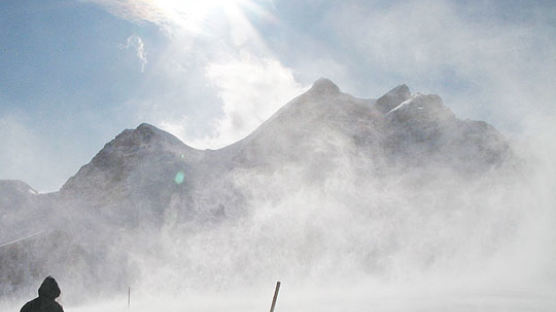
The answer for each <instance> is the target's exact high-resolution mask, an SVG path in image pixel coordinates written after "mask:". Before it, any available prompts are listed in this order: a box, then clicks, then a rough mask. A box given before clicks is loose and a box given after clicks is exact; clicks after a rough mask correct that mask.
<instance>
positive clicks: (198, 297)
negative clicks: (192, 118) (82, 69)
mask: <svg viewBox="0 0 556 312" xmlns="http://www.w3.org/2000/svg"><path fill="white" fill-rule="evenodd" d="M535 125H536V126H537V130H542V131H541V132H542V133H544V135H546V136H550V137H553V134H554V133H550V130H549V129H552V128H551V126H550V123H548V122H545V123H541V122H540V120H539V122H537V123H535ZM537 138H538V137H537ZM544 142H545V141H544V140H542V139H538V140H528V141H527V142H522V141H519V140H512V139H510V138H508V137H506V136H504V135H503V134H501V133H500V132H499V131H497V130H496V129H495V128H494V127H492V126H491V125H489V124H488V123H486V122H484V121H473V120H462V119H459V118H458V117H457V116H456V115H455V114H454V113H453V112H452V111H451V110H450V109H449V108H448V106H446V105H445V104H444V103H443V100H442V99H441V97H440V96H438V95H431V94H421V93H419V92H414V91H412V90H410V89H409V87H408V86H406V85H400V86H397V87H395V88H393V89H392V90H391V91H389V92H388V93H386V94H384V95H382V96H379V97H377V98H376V99H363V98H357V97H354V96H352V95H350V94H347V93H344V92H342V91H341V89H340V87H338V86H337V85H335V84H334V83H333V82H332V81H330V80H328V79H324V78H323V79H319V80H317V81H316V82H314V84H313V85H312V87H311V88H310V89H309V90H307V91H306V92H304V93H302V94H300V95H298V96H297V97H295V98H294V99H293V100H291V101H290V102H288V103H287V104H285V105H284V106H282V107H281V108H280V109H279V110H278V111H277V112H276V113H274V114H273V115H272V116H271V117H270V118H269V119H267V120H266V121H265V122H263V123H262V124H261V125H260V126H258V127H257V128H256V129H255V130H254V131H253V132H251V133H250V134H249V135H247V136H246V137H245V138H243V139H241V140H239V141H237V142H235V143H233V144H231V145H228V146H225V147H223V148H220V149H215V150H211V149H207V150H198V149H195V148H192V147H189V146H188V145H186V144H184V143H183V142H182V141H180V140H179V139H177V138H176V137H175V136H173V135H171V134H170V133H167V132H165V131H163V130H161V129H158V128H157V127H155V126H153V125H150V124H147V123H143V124H140V125H139V126H138V127H137V128H135V129H126V130H124V131H122V132H121V133H119V134H118V135H117V136H116V137H115V138H114V139H113V140H112V141H110V142H108V143H107V144H106V145H105V146H104V147H103V148H102V149H101V150H100V151H99V152H98V153H97V154H96V155H95V156H94V158H93V159H92V160H91V161H90V162H89V163H87V164H85V165H84V166H83V167H81V169H79V171H78V172H77V173H75V174H74V175H73V176H72V177H70V178H69V179H68V180H67V181H66V183H65V184H64V185H63V187H62V188H61V189H60V190H59V191H57V192H53V193H47V194H39V193H38V192H36V191H35V190H34V189H33V188H32V187H30V186H29V185H27V184H26V183H25V182H27V183H30V184H31V185H32V181H25V182H22V181H15V180H2V181H0V195H1V197H0V212H1V218H0V237H1V238H2V245H1V247H0V276H1V278H2V282H1V284H0V307H2V309H3V310H4V309H12V310H13V309H18V308H19V306H20V305H21V304H22V303H23V302H24V300H25V299H28V298H31V297H32V296H33V295H34V294H35V291H36V288H37V287H38V282H39V281H40V280H41V279H42V278H44V276H46V275H48V274H51V275H53V276H55V277H56V279H57V280H58V282H59V284H60V287H61V288H62V292H63V295H62V298H61V302H62V303H63V304H64V307H65V308H66V310H68V311H70V310H71V311H74V310H75V311H98V310H103V311H120V310H125V309H127V306H126V304H127V290H128V287H131V289H132V310H135V311H153V310H160V309H166V310H182V309H183V310H185V309H187V310H199V311H216V310H222V309H227V310H232V311H246V310H248V311H250V310H253V311H255V310H260V309H267V308H268V306H269V304H270V299H271V295H272V291H273V286H274V283H275V281H276V280H281V281H282V283H283V288H282V292H281V293H280V297H279V300H278V301H279V303H278V309H279V310H291V311H307V310H317V309H318V310H325V311H362V310H377V311H408V310H410V311H413V310H415V311H424V310H427V311H431V310H432V311H435V310H438V311H446V310H450V311H470V310H473V309H475V310H476V309H479V310H489V311H496V310H503V311H532V310H534V311H551V310H553V309H554V308H555V307H556V298H555V296H554V290H555V286H556V285H555V283H556V282H555V278H556V270H555V269H556V267H555V264H554V263H555V262H554V260H555V256H556V253H555V252H556V250H555V249H556V247H554V246H555V244H554V242H555V238H556V236H555V234H556V233H554V228H555V227H554V225H555V224H554V220H556V219H555V218H554V217H555V215H554V204H555V197H554V194H553V192H552V189H553V185H554V182H555V181H554V178H555V177H556V175H555V171H554V166H553V164H552V163H551V161H552V158H551V156H550V155H551V154H550V153H551V151H552V150H548V151H547V148H546V147H545V148H541V146H542V145H543V144H544Z"/></svg>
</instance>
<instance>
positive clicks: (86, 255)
mask: <svg viewBox="0 0 556 312" xmlns="http://www.w3.org/2000/svg"><path fill="white" fill-rule="evenodd" d="M514 160H515V158H514V155H513V153H512V151H511V149H510V146H509V145H508V143H507V141H506V140H505V139H504V137H503V136H502V135H501V134H499V133H498V132H497V131H496V130H495V129H494V128H493V127H492V126H490V125H488V124H487V123H485V122H482V121H471V120H460V119H458V118H457V117H456V116H455V115H454V114H453V113H452V112H451V111H450V109H449V108H448V107H447V106H445V105H444V104H443V102H442V100H441V98H440V97H439V96H437V95H424V94H418V93H417V94H411V92H410V90H409V88H408V87H407V86H405V85H400V86H398V87H395V88H394V89H392V90H391V91H389V92H388V93H387V94H385V95H383V96H381V97H380V98H378V99H376V100H374V99H360V98H356V97H353V96H351V95H349V94H346V93H343V92H341V90H340V89H339V87H338V86H336V85H335V84H334V83H333V82H331V81H330V80H327V79H319V80H317V81H316V82H315V83H314V84H313V86H312V88H311V89H310V90H308V91H307V92H305V93H304V94H302V95H300V96H298V97H297V98H295V99H293V100H292V101H290V102H289V103H287V104H286V105H285V106H284V107H282V108H281V109H280V110H279V111H277V112H276V113H275V114H274V115H273V116H272V117H271V118H270V119H268V120H267V121H265V122H264V123H263V124H262V125H261V126H260V127H258V128H257V129H256V130H255V131H254V132H253V133H251V134H250V135H249V136H247V137H246V138H244V139H242V140H240V141H238V142H236V143H234V144H232V145H230V146H227V147H225V148H222V149H219V150H204V151H202V150H197V149H194V148H191V147H189V146H187V145H186V144H184V143H183V142H181V141H180V140H178V139H177V138H176V137H174V136H173V135H171V134H169V133H167V132H164V131H162V130H160V129H158V128H156V127H155V126H152V125H149V124H145V123H144V124H141V125H139V126H138V127H137V128H136V129H127V130H124V131H123V132H122V133H120V134H119V135H117V136H116V137H115V138H114V139H113V140H112V141H110V142H109V143H107V144H106V145H105V146H104V148H103V149H102V150H101V151H100V152H99V153H98V154H97V155H95V156H94V158H93V159H92V160H91V162H89V163H88V164H86V165H84V166H83V167H82V168H81V169H80V170H79V171H78V172H77V173H76V174H75V175H74V176H73V177H71V178H69V180H68V181H67V182H66V183H65V184H64V186H63V187H62V189H61V190H60V191H59V192H56V193H52V194H47V195H44V196H43V195H37V194H36V191H34V190H33V189H32V188H31V187H29V186H28V185H26V184H25V183H23V182H16V181H0V212H1V213H2V216H1V218H0V229H2V230H0V234H2V236H1V240H2V241H3V242H4V243H8V244H7V245H6V246H3V247H1V248H0V264H1V266H0V273H1V274H2V276H10V277H9V278H8V281H7V283H6V285H8V284H9V287H8V286H2V287H4V292H10V291H13V290H14V289H15V288H16V287H17V286H18V285H27V284H28V283H29V281H31V280H33V279H36V278H38V277H40V276H43V275H45V274H47V273H48V272H52V271H53V270H54V271H55V272H58V273H59V274H60V275H62V276H64V274H66V275H67V276H70V275H71V274H73V273H71V272H74V273H75V270H80V271H86V272H88V273H87V274H89V275H88V276H95V274H98V271H99V270H105V271H109V272H120V274H121V276H128V275H130V274H131V275H132V273H131V271H133V269H129V267H130V266H131V264H130V262H129V261H130V260H129V258H127V257H126V254H127V253H130V252H132V250H135V251H136V250H137V249H141V248H143V247H144V248H151V247H152V246H151V245H149V243H148V242H145V244H144V245H141V244H140V245H134V247H133V248H131V249H130V250H121V249H118V250H116V251H115V250H114V249H112V248H110V246H111V245H117V246H120V247H121V245H120V244H122V242H129V241H136V240H138V239H139V240H140V239H145V238H146V237H151V236H152V235H160V233H161V231H162V232H164V233H165V231H172V230H175V229H180V231H183V230H184V229H186V231H185V232H180V233H190V234H191V235H198V232H199V231H201V230H202V229H203V230H204V229H206V226H207V224H208V225H209V226H212V227H218V226H219V224H221V223H226V222H232V221H233V220H243V219H245V218H247V216H250V215H253V213H254V212H253V209H252V203H253V202H254V201H255V199H256V202H257V203H261V202H267V203H271V204H272V203H274V202H276V201H280V200H282V199H283V198H284V197H287V196H288V194H290V193H292V191H295V190H294V189H293V188H297V189H299V187H300V186H302V187H310V188H316V189H319V188H322V189H327V188H328V187H330V183H331V181H333V182H334V183H336V184H334V185H337V184H338V183H340V184H341V183H342V181H343V180H342V179H346V180H345V181H346V182H345V183H346V185H347V184H348V183H353V181H357V182H356V183H357V184H364V185H366V184H368V183H370V182H372V183H373V185H374V184H381V183H382V182H381V181H390V182H391V181H392V180H396V181H397V180H399V178H400V177H402V175H401V174H402V173H403V177H405V176H409V177H411V179H408V181H410V182H411V183H413V182H414V181H415V177H416V176H417V177H418V179H417V180H418V183H414V184H416V185H417V187H420V188H427V187H429V186H430V185H429V184H428V181H432V180H435V179H442V178H445V177H446V176H451V177H456V179H465V180H469V181H473V180H477V179H481V178H483V177H484V175H485V174H487V173H489V172H492V171H497V170H502V169H503V168H506V167H508V166H510V167H511V166H512V165H513V163H514ZM407 173H413V174H407ZM348 179H349V181H348ZM293 181H295V183H294V182H293ZM338 181H339V182H338ZM30 182H32V181H30ZM390 182H388V183H390ZM396 183H397V182H396ZM261 185H266V186H268V187H266V186H265V187H263V188H260V186H261ZM385 185H387V184H386V182H384V183H382V186H381V187H385ZM389 185H390V184H389ZM431 187H432V186H431ZM335 189H338V187H335ZM446 193H449V191H446ZM443 195H446V194H443ZM365 196H366V197H365V198H366V199H365V200H368V201H370V202H365V205H367V206H368V207H372V206H373V204H372V203H371V202H372V200H373V199H372V198H373V195H372V194H371V195H365ZM377 196H379V195H377ZM307 201H310V199H307ZM359 204H360V203H358V204H357V205H359ZM369 209H371V208H369ZM371 215H372V214H371ZM292 217H294V216H292ZM19 220H26V222H22V221H21V222H19ZM37 220H38V221H37ZM231 220H232V221H231ZM18 222H19V223H18ZM37 222H38V223H40V224H41V226H34V225H35V224H37ZM24 224H30V226H27V225H24ZM20 225H24V226H20ZM16 232H17V233H18V234H17V235H18V236H19V238H21V237H26V235H32V234H35V233H38V232H42V233H43V234H38V236H36V235H35V236H33V237H32V238H29V239H27V240H25V239H24V240H22V241H18V242H15V243H14V242H12V241H13V239H15V238H14V237H12V235H9V233H16ZM8 236H9V238H8ZM16 238H17V237H16ZM138 246H139V247H138ZM148 246H150V247H148ZM157 248H158V247H157ZM369 248H370V247H369ZM377 248H378V247H377ZM381 248H382V247H381ZM377 250H378V249H377ZM381 250H382V249H381ZM64 252H65V253H68V252H69V253H71V256H67V257H65V256H60V253H64ZM374 252H377V251H376V250H369V252H368V253H366V256H365V257H371V258H372V254H373V253H374ZM14 254H17V258H18V260H17V261H12V260H13V257H14ZM54 254H56V255H57V256H55V257H54V259H56V261H54V262H53V261H52V257H51V255H54ZM99 255H103V256H102V257H103V261H96V260H92V259H98V258H99ZM47 259H50V260H47ZM43 260H44V261H43ZM368 261H369V262H373V263H379V262H380V261H382V260H380V261H379V260H376V259H370V260H368ZM377 261H379V262H377ZM22 263H23V264H24V265H28V266H31V267H33V268H35V269H34V271H33V270H31V272H29V271H27V270H26V269H22ZM38 263H41V265H38ZM57 265H58V266H59V265H62V266H63V267H64V269H59V268H58V269H56V268H55V267H56V266H57ZM124 268H125V269H124ZM120 269H121V270H120ZM64 272H66V273H64ZM67 272H70V273H67ZM122 278H123V277H122ZM126 278H127V277H126ZM99 279H100V280H102V278H99ZM92 280H95V281H96V282H98V280H96V279H91V281H92ZM111 280H112V279H111ZM119 281H120V282H121V280H119ZM120 282H118V283H116V284H117V285H120V284H121V283H120ZM3 285H4V283H3Z"/></svg>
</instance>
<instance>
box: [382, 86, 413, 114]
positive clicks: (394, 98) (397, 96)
mask: <svg viewBox="0 0 556 312" xmlns="http://www.w3.org/2000/svg"><path fill="white" fill-rule="evenodd" d="M410 97H411V92H410V91H409V88H408V87H407V86H406V85H405V84H401V85H399V86H397V87H395V88H393V89H392V90H390V91H388V92H386V94H384V95H383V96H381V97H380V98H379V99H378V100H376V104H375V107H376V109H377V110H378V111H379V112H381V113H383V114H386V113H388V112H389V111H391V110H392V109H394V108H396V107H397V106H398V105H400V104H401V103H402V102H404V101H406V100H408V99H409V98H410Z"/></svg>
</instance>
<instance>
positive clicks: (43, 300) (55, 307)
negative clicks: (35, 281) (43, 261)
mask: <svg viewBox="0 0 556 312" xmlns="http://www.w3.org/2000/svg"><path fill="white" fill-rule="evenodd" d="M58 296H60V287H58V283H56V280H55V279H54V278H53V277H51V276H49V277H47V278H45V279H44V281H43V282H42V284H41V287H39V297H38V298H35V299H33V300H31V301H29V302H27V303H26V304H25V305H24V306H23V307H22V308H21V310H20V312H64V309H63V308H62V306H61V305H60V304H59V303H58V302H56V300H55V299H56V298H58Z"/></svg>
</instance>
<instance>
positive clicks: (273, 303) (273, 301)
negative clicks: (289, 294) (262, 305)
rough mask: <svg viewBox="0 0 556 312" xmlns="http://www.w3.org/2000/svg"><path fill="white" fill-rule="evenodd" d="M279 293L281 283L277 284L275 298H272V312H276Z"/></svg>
mask: <svg viewBox="0 0 556 312" xmlns="http://www.w3.org/2000/svg"><path fill="white" fill-rule="evenodd" d="M278 291H280V281H278V282H276V289H275V290H274V298H272V306H271V307H270V312H274V307H275V306H276V299H278Z"/></svg>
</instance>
